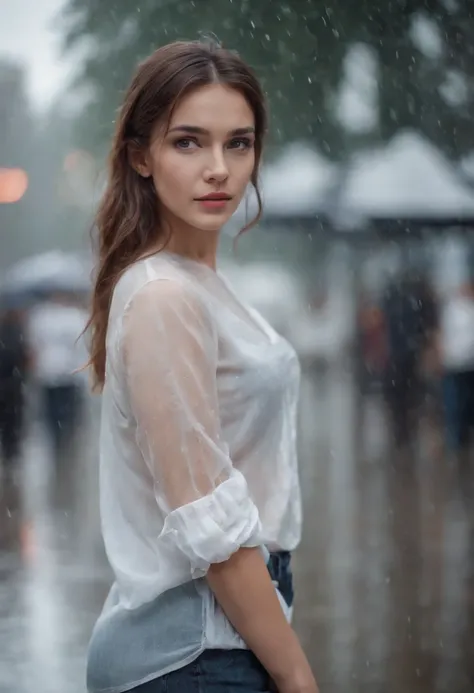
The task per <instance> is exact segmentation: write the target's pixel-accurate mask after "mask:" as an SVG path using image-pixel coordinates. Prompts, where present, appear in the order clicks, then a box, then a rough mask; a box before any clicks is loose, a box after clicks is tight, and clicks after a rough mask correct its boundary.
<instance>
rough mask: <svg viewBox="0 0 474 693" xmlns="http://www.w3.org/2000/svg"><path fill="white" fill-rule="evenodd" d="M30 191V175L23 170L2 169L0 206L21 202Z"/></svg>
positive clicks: (0, 175) (0, 173)
mask: <svg viewBox="0 0 474 693" xmlns="http://www.w3.org/2000/svg"><path fill="white" fill-rule="evenodd" d="M27 189H28V174H27V173H26V171H24V170H23V169H21V168H0V204H2V203H4V204H8V203H12V202H19V200H21V198H22V197H23V195H24V194H25V192H26V191H27Z"/></svg>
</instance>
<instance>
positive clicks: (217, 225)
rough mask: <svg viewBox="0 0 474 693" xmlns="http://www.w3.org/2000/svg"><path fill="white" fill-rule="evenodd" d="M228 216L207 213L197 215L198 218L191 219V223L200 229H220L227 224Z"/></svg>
mask: <svg viewBox="0 0 474 693" xmlns="http://www.w3.org/2000/svg"><path fill="white" fill-rule="evenodd" d="M229 219H230V216H229V215H228V214H209V215H207V214H206V215H205V216H204V218H203V216H201V215H200V216H199V219H193V221H192V223H191V225H192V226H194V227H195V228H196V229H199V230H200V231H214V232H215V231H220V230H221V228H222V227H223V226H224V225H225V224H227V222H228V221H229Z"/></svg>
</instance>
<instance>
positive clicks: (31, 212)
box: [0, 60, 91, 280]
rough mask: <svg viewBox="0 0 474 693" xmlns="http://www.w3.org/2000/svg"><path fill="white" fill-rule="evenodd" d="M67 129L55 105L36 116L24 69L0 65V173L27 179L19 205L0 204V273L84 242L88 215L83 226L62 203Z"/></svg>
mask: <svg viewBox="0 0 474 693" xmlns="http://www.w3.org/2000/svg"><path fill="white" fill-rule="evenodd" d="M70 129H71V123H70V120H68V118H67V117H66V116H65V115H64V114H62V113H61V111H60V109H59V107H58V104H55V105H54V108H53V109H52V110H51V111H50V112H48V113H46V114H45V115H44V116H40V115H39V114H38V113H36V112H35V111H34V110H33V109H32V107H31V104H30V102H29V99H28V96H27V92H26V88H25V74H24V70H23V67H22V66H20V65H18V64H16V63H15V62H11V61H7V60H2V61H0V168H4V169H20V170H23V171H25V172H26V175H27V179H28V185H27V188H26V191H25V192H24V194H23V195H22V196H21V197H20V199H18V201H15V202H10V203H2V202H0V244H1V252H0V271H1V270H2V269H4V268H5V267H7V266H8V265H10V264H11V263H12V262H15V261H16V260H18V259H19V258H20V257H22V256H24V255H29V254H33V253H36V252H41V251H43V250H48V249H50V248H54V247H61V248H64V249H67V250H69V249H79V248H82V247H84V245H86V243H87V242H88V239H87V232H86V231H85V230H84V229H85V228H86V226H87V221H88V220H89V219H90V218H91V214H89V215H88V216H87V221H86V213H85V212H84V211H83V210H81V209H77V208H76V207H74V206H73V205H71V204H70V202H69V201H68V200H65V199H61V191H60V184H61V182H62V181H63V180H64V159H65V157H66V155H67V154H68V152H69V151H70V146H69V145H68V140H70ZM3 179H4V180H8V176H4V177H3ZM0 280H1V276H0Z"/></svg>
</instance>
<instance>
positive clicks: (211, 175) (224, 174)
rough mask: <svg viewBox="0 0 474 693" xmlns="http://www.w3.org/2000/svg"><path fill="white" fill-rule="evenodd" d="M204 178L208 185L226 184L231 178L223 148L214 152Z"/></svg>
mask: <svg viewBox="0 0 474 693" xmlns="http://www.w3.org/2000/svg"><path fill="white" fill-rule="evenodd" d="M204 177H205V179H206V182H207V183H224V182H225V181H226V180H227V178H228V177H229V169H228V166H227V162H226V160H225V156H224V152H223V151H222V148H221V147H219V148H218V149H217V148H216V149H215V150H214V151H213V152H212V154H211V156H210V159H209V161H208V164H207V168H206V170H205V173H204Z"/></svg>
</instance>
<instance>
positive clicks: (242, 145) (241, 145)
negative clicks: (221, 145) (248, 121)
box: [229, 137, 253, 151]
mask: <svg viewBox="0 0 474 693" xmlns="http://www.w3.org/2000/svg"><path fill="white" fill-rule="evenodd" d="M252 146H253V140H251V139H250V138H249V137H236V138H234V139H233V140H231V141H230V142H229V149H238V150H240V151H244V150H246V149H250V148H251V147H252Z"/></svg>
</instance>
